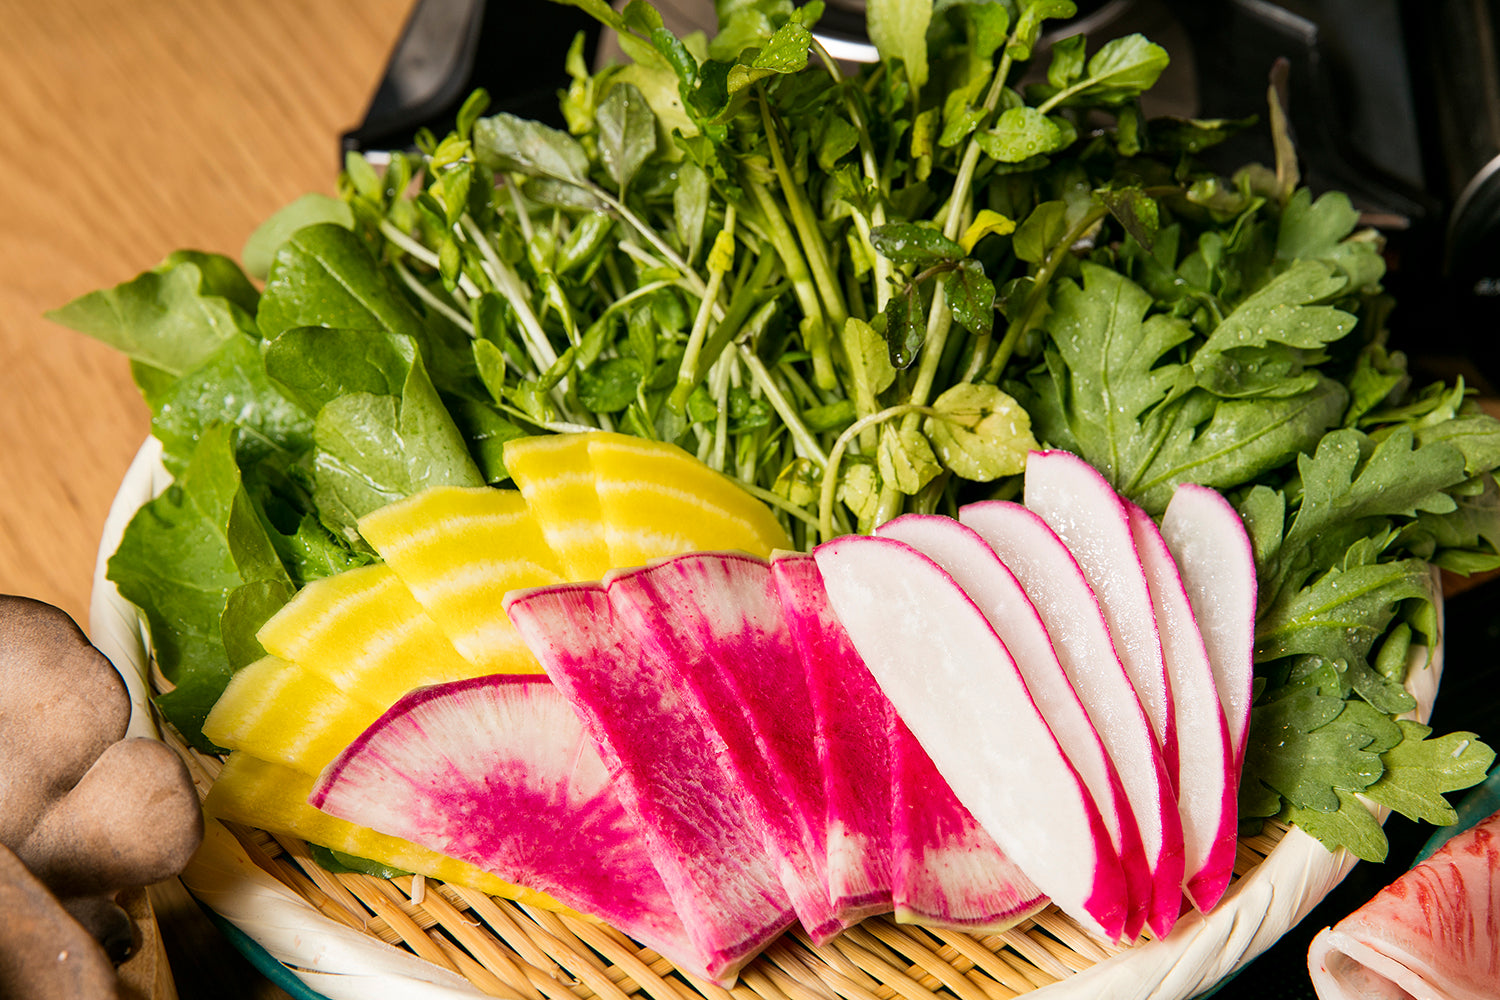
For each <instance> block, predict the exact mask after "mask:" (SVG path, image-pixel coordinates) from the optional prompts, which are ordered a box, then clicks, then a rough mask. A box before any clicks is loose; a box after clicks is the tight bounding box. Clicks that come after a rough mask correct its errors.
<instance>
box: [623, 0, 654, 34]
mask: <svg viewBox="0 0 1500 1000" xmlns="http://www.w3.org/2000/svg"><path fill="white" fill-rule="evenodd" d="M620 13H621V15H622V16H623V17H624V18H625V25H626V27H628V28H631V29H633V30H635V31H638V32H640V33H641V34H643V35H649V34H651V32H653V31H655V30H656V29H657V28H660V27H661V26H662V19H661V14H659V13H658V12H657V10H656V8H655V7H653V6H651V5H650V4H649V3H646V2H645V0H630V2H629V3H627V4H626V5H625V8H624V9H623V10H622V11H621V12H620Z"/></svg>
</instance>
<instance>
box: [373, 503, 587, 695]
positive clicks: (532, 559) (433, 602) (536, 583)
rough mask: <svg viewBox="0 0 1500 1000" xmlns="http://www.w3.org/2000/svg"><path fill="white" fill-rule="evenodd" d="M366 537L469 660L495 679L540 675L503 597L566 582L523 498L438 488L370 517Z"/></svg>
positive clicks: (386, 508) (388, 507) (380, 510)
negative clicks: (509, 675) (525, 673)
mask: <svg viewBox="0 0 1500 1000" xmlns="http://www.w3.org/2000/svg"><path fill="white" fill-rule="evenodd" d="M359 530H360V534H362V535H364V537H365V539H366V541H368V542H369V543H370V544H371V545H372V546H373V547H374V548H375V551H376V552H378V553H380V556H381V558H382V559H384V560H385V562H386V565H388V566H390V567H391V569H393V570H395V572H396V575H397V576H398V577H400V578H401V582H402V583H404V584H406V587H407V589H408V590H410V591H411V593H412V596H413V597H415V598H416V599H417V603H418V604H420V605H422V607H423V608H424V609H425V610H426V611H427V613H428V615H430V616H431V617H432V619H433V621H435V622H437V624H438V626H439V627H440V628H441V629H442V630H443V632H444V633H445V634H446V635H447V636H448V638H449V639H450V640H451V641H452V643H453V645H454V646H455V647H456V648H457V649H458V651H459V653H460V654H462V655H463V657H464V658H465V659H467V660H468V661H469V662H471V663H473V664H475V665H476V666H479V667H482V668H483V669H484V670H485V671H486V672H489V673H516V672H519V671H535V672H540V671H541V669H542V668H541V667H540V666H539V665H538V664H537V662H536V660H535V658H533V657H532V656H531V653H530V652H529V651H528V650H527V649H526V645H525V643H523V642H522V641H521V637H520V636H519V635H518V634H517V633H516V630H515V629H514V628H513V627H512V626H511V624H510V619H509V618H507V617H506V615H505V608H504V607H503V606H502V604H501V598H503V597H504V596H505V592H506V591H508V590H515V589H520V588H523V587H542V586H548V585H550V584H554V583H561V582H563V579H564V578H563V575H562V573H561V571H560V568H559V565H558V558H557V556H556V554H554V553H553V551H552V548H551V547H550V546H549V545H548V544H547V541H546V539H545V538H544V537H543V535H542V531H541V529H540V528H539V527H538V525H537V522H536V519H535V518H534V517H532V514H531V510H530V508H529V507H528V505H527V503H526V499H525V497H523V496H522V495H521V494H520V493H518V492H516V491H515V490H497V489H493V488H491V487H488V486H478V487H463V486H437V487H433V488H432V489H428V490H423V491H422V492H421V493H417V494H415V495H413V496H410V497H407V498H406V499H404V500H398V501H397V502H395V503H393V504H389V505H387V506H385V507H382V508H380V509H379V510H377V511H375V512H373V513H371V514H367V515H366V516H365V517H363V518H361V519H360V522H359Z"/></svg>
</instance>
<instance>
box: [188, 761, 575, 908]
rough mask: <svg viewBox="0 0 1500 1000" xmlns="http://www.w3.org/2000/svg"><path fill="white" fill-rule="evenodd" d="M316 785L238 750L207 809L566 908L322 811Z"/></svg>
mask: <svg viewBox="0 0 1500 1000" xmlns="http://www.w3.org/2000/svg"><path fill="white" fill-rule="evenodd" d="M313 781H314V776H312V775H306V774H302V773H301V772H299V771H294V770H292V769H291V768H288V767H284V766H282V765H280V764H274V763H271V762H269V761H264V760H260V759H258V758H256V757H252V756H250V755H249V754H247V753H244V752H241V751H236V752H234V753H232V754H230V755H229V757H228V758H227V759H226V760H225V761H224V768H223V770H222V771H220V772H219V777H218V779H217V780H216V781H215V782H214V786H213V788H211V789H210V790H209V793H208V797H207V798H206V799H205V800H204V803H203V809H204V812H205V813H207V814H208V815H210V816H213V817H215V818H216V819H221V820H225V821H228V822H231V823H242V824H244V825H246V826H253V827H256V828H258V829H261V830H265V831H267V832H268V833H280V834H285V835H289V836H293V837H298V838H300V839H302V840H305V841H307V842H308V843H311V844H320V845H322V846H323V847H327V848H330V849H332V850H335V851H342V852H343V853H345V854H352V855H354V856H355V857H358V858H366V859H368V860H370V861H375V862H379V863H380V864H383V865H389V866H390V867H392V868H399V869H401V870H403V871H409V872H413V873H416V874H419V875H426V876H429V877H431V878H438V879H442V880H443V881H444V882H452V883H453V884H455V885H461V886H465V887H467V888H470V889H478V890H479V891H480V892H486V893H489V894H490V895H491V896H504V897H506V898H507V899H514V900H517V901H519V902H523V903H528V904H533V905H536V906H542V907H545V908H547V909H550V910H565V909H566V907H564V906H563V905H562V904H560V903H558V902H557V901H556V900H554V899H553V898H552V897H551V896H547V895H544V894H542V893H540V892H535V891H533V890H531V889H526V888H523V887H522V886H518V885H512V884H511V883H509V882H506V881H505V880H504V879H501V878H499V877H498V876H496V875H494V874H492V873H490V872H487V871H484V870H482V869H480V868H476V867H475V866H473V865H471V864H468V863H466V862H463V861H459V860H458V859H457V858H450V857H447V856H445V855H442V854H438V853H437V852H436V851H431V850H428V849H427V848H425V847H418V846H417V845H416V844H413V843H412V842H411V841H409V840H402V839H401V838H399V837H390V836H387V835H385V834H383V833H377V832H376V831H374V830H371V829H369V828H367V827H362V826H355V825H354V824H353V823H349V822H346V821H345V820H341V819H335V818H334V817H332V816H330V815H328V814H327V813H323V812H319V811H318V810H316V809H314V808H313V807H312V806H310V805H308V804H307V797H308V795H309V794H311V793H312V787H313Z"/></svg>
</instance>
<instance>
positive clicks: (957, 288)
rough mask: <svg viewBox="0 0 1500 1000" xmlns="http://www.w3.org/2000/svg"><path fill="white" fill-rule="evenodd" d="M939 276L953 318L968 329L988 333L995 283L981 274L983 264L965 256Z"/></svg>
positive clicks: (992, 325) (990, 326)
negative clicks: (941, 277)
mask: <svg viewBox="0 0 1500 1000" xmlns="http://www.w3.org/2000/svg"><path fill="white" fill-rule="evenodd" d="M942 280H943V287H944V289H945V290H946V292H947V296H948V307H949V308H950V309H951V310H952V311H953V318H954V319H956V320H958V322H959V325H961V326H962V327H963V328H964V329H966V330H968V331H969V332H970V333H976V334H979V335H980V336H989V334H990V331H991V330H992V329H993V328H994V325H995V284H994V282H992V281H990V279H989V278H988V277H986V276H985V273H984V265H983V264H980V263H979V261H977V260H974V259H973V258H967V259H965V260H964V261H962V262H961V263H960V264H959V266H958V267H957V268H955V269H954V270H952V271H948V272H947V273H946V274H944V275H943V279H942Z"/></svg>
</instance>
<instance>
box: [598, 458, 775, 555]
mask: <svg viewBox="0 0 1500 1000" xmlns="http://www.w3.org/2000/svg"><path fill="white" fill-rule="evenodd" d="M588 449H589V460H590V461H591V462H592V463H593V467H594V475H595V487H596V489H597V492H598V498H599V508H600V511H601V513H602V515H603V521H604V533H605V537H606V539H607V540H608V544H609V558H610V562H611V564H612V565H613V566H617V567H625V566H639V565H642V564H644V563H646V562H648V561H650V560H652V559H659V558H662V557H665V556H674V555H680V554H682V553H684V552H698V551H704V550H709V549H739V550H741V551H744V552H748V553H750V554H751V555H755V556H760V557H762V558H765V557H767V556H769V555H770V554H771V552H772V551H773V550H775V549H790V548H791V547H792V544H791V541H790V540H789V539H788V538H787V536H786V532H785V531H783V530H782V528H781V525H780V524H779V523H778V522H777V520H776V518H775V517H774V516H773V515H772V514H771V510H770V508H769V507H767V506H766V505H765V504H764V503H762V502H761V501H760V500H757V499H756V498H755V497H753V496H751V495H750V494H749V493H747V492H745V490H744V488H743V487H741V486H740V485H739V484H737V483H735V482H734V481H733V480H731V479H729V478H728V477H727V476H724V475H722V474H720V473H718V472H715V471H714V470H713V469H711V468H710V467H708V466H707V465H704V464H703V463H702V462H700V461H698V460H697V459H696V458H694V457H693V456H691V455H689V454H688V453H687V452H685V451H683V450H682V449H681V448H679V447H677V446H676V445H673V444H665V443H663V442H660V441H648V440H646V439H644V438H636V437H629V436H627V435H624V434H591V435H589V437H588Z"/></svg>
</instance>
